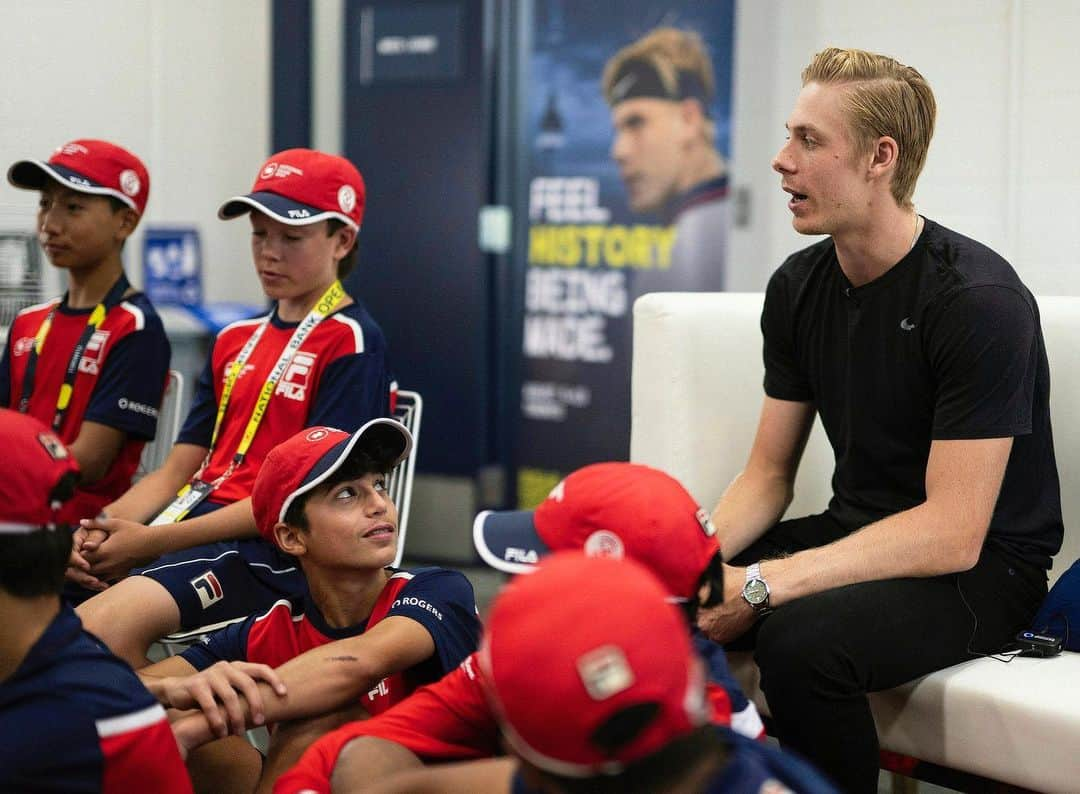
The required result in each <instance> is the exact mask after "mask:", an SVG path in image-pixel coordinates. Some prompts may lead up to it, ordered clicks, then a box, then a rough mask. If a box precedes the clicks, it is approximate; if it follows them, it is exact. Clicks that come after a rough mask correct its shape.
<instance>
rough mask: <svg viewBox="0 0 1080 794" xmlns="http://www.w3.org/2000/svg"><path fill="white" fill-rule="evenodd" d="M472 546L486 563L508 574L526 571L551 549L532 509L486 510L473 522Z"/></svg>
mask: <svg viewBox="0 0 1080 794" xmlns="http://www.w3.org/2000/svg"><path fill="white" fill-rule="evenodd" d="M473 545H474V546H476V551H477V553H478V554H479V555H480V557H481V559H483V561H484V562H486V563H487V564H488V565H490V566H491V567H492V568H494V569H496V570H498V571H505V572H506V573H527V572H529V571H531V570H532V569H533V566H535V565H536V564H537V563H538V562H540V560H541V558H543V557H544V555H546V554H548V553H550V552H551V549H550V548H548V546H547V544H546V543H544V541H543V540H541V539H540V535H539V533H538V532H537V531H536V524H535V523H534V522H533V511H532V510H505V511H498V512H496V511H493V510H485V511H484V512H482V513H480V514H479V515H478V516H477V517H476V519H475V520H474V521H473Z"/></svg>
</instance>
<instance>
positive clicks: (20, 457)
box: [0, 408, 79, 535]
mask: <svg viewBox="0 0 1080 794" xmlns="http://www.w3.org/2000/svg"><path fill="white" fill-rule="evenodd" d="M0 448H3V450H4V467H3V476H2V477H0V534H16V535H18V534H23V533H26V532H33V531H35V530H38V529H41V528H42V527H45V526H51V525H52V524H53V523H54V522H55V521H56V510H57V508H58V507H59V506H60V499H59V498H57V497H58V496H59V494H58V493H57V486H58V485H59V484H60V482H61V480H63V479H64V477H65V476H69V475H71V477H72V478H73V477H74V476H77V475H78V473H79V465H78V463H76V462H75V457H74V456H73V455H72V454H71V453H70V452H68V449H67V447H65V446H64V445H63V443H62V442H61V441H60V439H59V438H57V437H56V435H55V434H54V433H53V432H52V431H51V430H49V429H48V428H47V427H46V426H45V425H44V424H42V423H41V422H40V421H38V420H37V419H35V418H34V417H32V416H28V415H27V414H20V413H19V412H18V411H11V410H8V409H6V408H0ZM72 484H74V481H72ZM68 495H70V492H69V494H68Z"/></svg>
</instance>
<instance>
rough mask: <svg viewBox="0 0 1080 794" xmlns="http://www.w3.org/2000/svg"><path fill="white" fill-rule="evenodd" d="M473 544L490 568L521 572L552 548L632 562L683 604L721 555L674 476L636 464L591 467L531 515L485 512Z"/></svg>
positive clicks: (704, 516)
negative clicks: (645, 567) (637, 563)
mask: <svg viewBox="0 0 1080 794" xmlns="http://www.w3.org/2000/svg"><path fill="white" fill-rule="evenodd" d="M473 542H474V544H475V545H476V550H477V551H478V552H479V553H480V556H481V557H482V558H483V559H484V561H485V562H487V564H488V565H490V566H492V567H493V568H497V569H498V570H500V571H507V572H509V573H524V572H527V571H529V570H531V569H532V566H533V565H534V564H536V563H537V562H539V560H540V558H541V557H542V556H544V555H545V554H548V553H549V552H552V551H559V550H563V549H582V550H583V551H584V552H585V553H586V554H588V555H590V556H593V557H616V558H619V557H629V558H630V559H634V560H637V561H638V562H640V563H643V564H644V565H646V566H647V567H648V568H649V569H650V570H651V571H652V572H653V574H654V575H655V576H656V577H657V578H658V579H660V581H661V582H663V583H664V585H665V586H666V587H667V588H668V591H669V592H670V593H671V595H673V596H675V597H676V598H680V599H689V598H694V597H696V592H697V583H698V580H699V579H700V578H701V574H702V573H704V571H705V569H706V568H707V567H708V565H709V563H710V562H711V561H712V558H713V557H714V556H715V555H716V553H717V551H719V546H718V545H717V541H716V529H715V527H713V525H712V522H711V521H710V520H709V514H708V513H707V512H706V511H705V510H704V509H702V507H701V506H700V505H698V503H697V502H696V501H694V497H692V496H691V495H690V494H689V493H687V491H686V489H685V488H683V487H682V485H680V484H679V481H678V480H676V479H675V478H674V477H671V476H670V475H668V474H665V473H664V472H662V471H660V470H659V469H653V468H650V467H649V466H643V465H641V464H640V463H595V464H593V465H591V466H586V467H585V468H582V469H578V470H577V471H575V472H574V473H573V474H571V475H569V476H568V477H567V478H566V479H565V480H563V481H562V482H560V483H559V484H558V485H556V486H555V488H554V489H552V491H551V494H550V495H549V496H548V498H547V499H545V500H544V501H543V502H541V503H540V506H539V507H537V508H536V510H517V511H507V512H492V511H485V512H483V513H481V514H480V515H478V516H477V517H476V520H475V521H474V522H473Z"/></svg>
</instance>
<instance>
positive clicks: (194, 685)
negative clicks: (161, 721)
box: [153, 662, 286, 749]
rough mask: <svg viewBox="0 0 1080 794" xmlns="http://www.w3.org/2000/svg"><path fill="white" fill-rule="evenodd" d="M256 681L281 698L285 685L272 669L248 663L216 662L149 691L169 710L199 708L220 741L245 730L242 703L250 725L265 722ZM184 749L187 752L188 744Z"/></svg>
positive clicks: (261, 700) (167, 680) (162, 682)
mask: <svg viewBox="0 0 1080 794" xmlns="http://www.w3.org/2000/svg"><path fill="white" fill-rule="evenodd" d="M260 681H262V682H264V683H266V684H269V685H270V686H271V687H272V688H273V690H274V692H275V694H277V695H278V696H279V697H284V696H285V694H286V690H285V684H284V683H283V682H282V680H281V678H279V677H278V674H277V673H276V672H274V668H272V667H269V666H268V665H265V664H254V663H252V662H218V663H217V664H215V665H213V666H211V667H208V668H206V669H205V670H203V671H202V672H199V673H195V674H194V675H188V676H169V677H168V678H164V679H161V680H160V681H159V682H157V684H156V686H154V687H153V691H154V694H155V695H156V696H157V698H158V700H160V701H161V703H162V705H164V706H167V707H169V708H174V709H191V708H197V709H200V710H201V711H202V713H203V715H204V716H205V717H206V721H207V722H208V723H209V725H210V728H211V730H212V731H213V732H214V735H215V736H216V737H218V738H222V737H225V736H228V735H229V734H230V733H233V734H236V735H238V736H239V735H242V734H243V733H244V731H245V730H247V727H248V723H247V720H246V719H245V716H244V701H246V702H247V707H248V709H249V710H250V712H251V724H253V725H262V724H263V722H265V719H266V718H265V709H264V707H263V698H262V693H261V692H259V682H260ZM241 698H243V700H241ZM185 719H186V718H185ZM180 721H181V722H182V721H183V719H182V720H180ZM177 738H178V740H179V739H180V736H179V734H177ZM186 747H187V749H190V747H191V745H187V746H186Z"/></svg>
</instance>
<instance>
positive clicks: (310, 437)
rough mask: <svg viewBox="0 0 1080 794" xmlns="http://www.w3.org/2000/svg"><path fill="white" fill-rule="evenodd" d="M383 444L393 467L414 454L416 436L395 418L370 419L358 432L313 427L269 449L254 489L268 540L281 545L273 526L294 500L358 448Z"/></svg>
mask: <svg viewBox="0 0 1080 794" xmlns="http://www.w3.org/2000/svg"><path fill="white" fill-rule="evenodd" d="M376 442H378V443H380V444H381V445H383V448H385V449H386V450H387V452H388V454H389V455H390V456H391V459H390V460H389V461H388V463H389V468H391V469H392V468H393V467H394V466H396V465H398V464H399V463H401V461H403V460H405V458H407V457H408V456H409V451H410V450H411V449H412V435H411V434H410V433H409V430H408V428H406V427H405V425H403V424H401V423H400V422H398V421H396V420H394V419H372V420H371V421H370V422H368V423H367V424H365V425H364V426H363V427H361V428H360V429H359V430H357V431H356V432H355V433H352V434H350V433H346V432H345V431H344V430H338V429H336V428H333V427H309V428H306V429H305V430H301V431H300V432H299V433H297V434H296V435H294V436H293V437H292V438H290V439H289V440H288V441H283V442H281V443H280V444H278V445H277V446H276V447H274V448H273V449H272V450H270V453H269V454H268V455H267V456H266V458H265V459H264V460H263V463H262V467H261V468H260V469H259V474H258V476H257V477H256V478H255V485H254V486H253V487H252V489H251V509H252V511H253V512H254V513H255V524H256V526H258V528H259V532H260V533H261V534H262V536H263V537H264V538H266V539H267V540H268V541H270V542H271V543H273V544H275V545H276V544H277V538H276V536H275V535H274V527H275V526H277V524H278V522H279V521H284V520H285V513H287V512H288V510H289V506H290V505H291V504H292V503H293V500H294V499H296V497H298V496H300V495H301V494H303V493H307V492H308V491H310V490H311V489H312V488H315V487H317V486H318V485H319V484H320V483H322V482H324V481H325V480H326V478H328V477H329V476H330V475H331V474H333V473H334V472H335V471H337V470H338V468H339V467H340V466H341V464H342V463H344V462H345V461H346V460H348V458H349V455H350V454H351V453H352V451H353V449H355V448H356V446H357V444H359V445H360V449H364V448H365V447H366V446H367V445H368V444H371V443H376Z"/></svg>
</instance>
